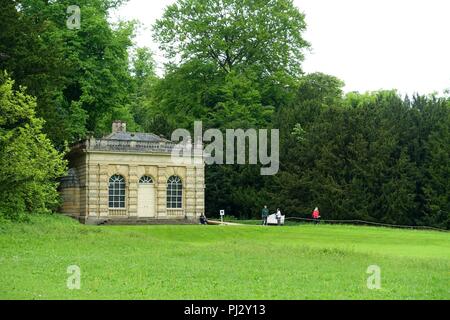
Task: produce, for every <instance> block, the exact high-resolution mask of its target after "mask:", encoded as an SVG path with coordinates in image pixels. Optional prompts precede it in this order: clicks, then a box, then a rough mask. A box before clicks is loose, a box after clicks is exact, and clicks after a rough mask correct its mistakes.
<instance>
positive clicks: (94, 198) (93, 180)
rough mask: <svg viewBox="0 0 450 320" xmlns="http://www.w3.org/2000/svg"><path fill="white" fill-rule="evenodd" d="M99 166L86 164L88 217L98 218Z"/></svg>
mask: <svg viewBox="0 0 450 320" xmlns="http://www.w3.org/2000/svg"><path fill="white" fill-rule="evenodd" d="M99 177H100V176H99V165H98V164H90V163H89V164H88V180H87V181H88V182H87V199H88V213H89V216H90V217H99V216H100V190H99Z"/></svg>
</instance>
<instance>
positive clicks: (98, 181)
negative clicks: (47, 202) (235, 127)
mask: <svg viewBox="0 0 450 320" xmlns="http://www.w3.org/2000/svg"><path fill="white" fill-rule="evenodd" d="M112 129H113V130H112V133H111V134H110V135H108V136H106V137H103V138H101V139H95V138H90V139H87V140H84V141H81V142H79V143H77V144H76V145H74V146H73V147H72V148H71V151H70V152H69V154H68V160H69V167H70V170H69V174H68V176H67V177H64V178H63V179H62V180H61V185H60V194H61V196H62V199H63V201H62V207H61V211H62V213H64V214H66V215H70V216H72V217H74V218H77V219H79V220H80V221H81V222H83V223H88V224H103V223H140V222H142V223H169V222H170V223H172V222H177V223H183V222H184V223H185V222H197V221H198V218H199V216H200V215H201V214H203V213H204V197H205V191H204V190H205V180H204V162H203V158H202V155H201V153H198V154H195V155H193V156H192V157H181V156H173V155H172V150H173V148H174V147H175V143H173V142H171V141H168V140H166V139H164V138H161V137H159V136H156V135H154V134H148V133H130V132H127V131H126V124H125V123H123V122H121V121H115V122H114V123H113V126H112Z"/></svg>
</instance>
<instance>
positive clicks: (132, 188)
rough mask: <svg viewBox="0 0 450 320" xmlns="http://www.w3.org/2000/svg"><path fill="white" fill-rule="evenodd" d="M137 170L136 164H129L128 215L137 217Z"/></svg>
mask: <svg viewBox="0 0 450 320" xmlns="http://www.w3.org/2000/svg"><path fill="white" fill-rule="evenodd" d="M137 171H138V167H137V166H130V167H129V170H128V185H127V187H128V189H127V190H128V216H130V217H137V210H138V208H137V204H138V203H137V201H138V199H137V197H138V183H139V178H138V175H137Z"/></svg>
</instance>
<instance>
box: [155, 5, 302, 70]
mask: <svg viewBox="0 0 450 320" xmlns="http://www.w3.org/2000/svg"><path fill="white" fill-rule="evenodd" d="M305 28H306V24H305V21H304V15H303V14H302V13H301V12H300V11H299V10H298V9H297V8H296V7H295V5H294V4H293V2H292V0H178V1H177V2H176V3H175V4H173V5H170V6H168V7H167V8H166V10H165V12H164V15H163V17H162V18H161V19H160V20H158V21H157V23H156V25H155V27H154V31H155V39H156V40H157V41H158V42H159V43H160V48H161V49H162V50H164V51H166V53H167V56H168V57H169V58H171V59H172V61H174V59H176V58H179V59H181V62H182V63H183V62H186V61H189V60H192V59H199V60H201V61H205V62H210V63H214V64H215V65H216V66H217V67H220V68H221V69H222V70H223V71H224V72H226V73H228V72H231V71H232V70H233V69H235V68H239V69H242V68H243V69H247V68H252V69H258V70H259V71H260V73H261V74H274V73H276V72H278V71H280V70H282V71H283V72H286V73H289V74H291V75H294V76H298V75H300V74H301V62H302V60H303V50H304V49H306V48H308V46H309V44H308V43H307V42H306V41H305V40H304V39H303V37H302V32H303V31H304V30H305Z"/></svg>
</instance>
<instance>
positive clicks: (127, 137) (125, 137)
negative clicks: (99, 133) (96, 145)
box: [103, 132, 169, 142]
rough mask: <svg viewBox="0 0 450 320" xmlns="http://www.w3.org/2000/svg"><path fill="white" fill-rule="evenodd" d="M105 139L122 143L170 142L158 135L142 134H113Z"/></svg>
mask: <svg viewBox="0 0 450 320" xmlns="http://www.w3.org/2000/svg"><path fill="white" fill-rule="evenodd" d="M103 139H107V140H122V141H149V142H169V140H167V139H164V138H162V137H160V136H157V135H156V134H153V133H142V132H113V133H110V134H109V135H107V136H105V137H103Z"/></svg>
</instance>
